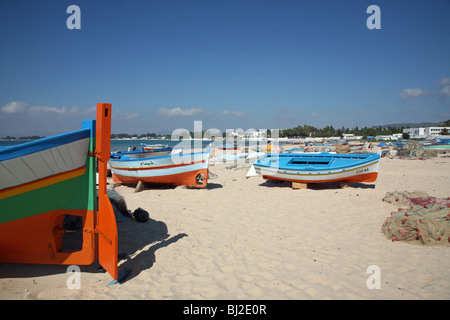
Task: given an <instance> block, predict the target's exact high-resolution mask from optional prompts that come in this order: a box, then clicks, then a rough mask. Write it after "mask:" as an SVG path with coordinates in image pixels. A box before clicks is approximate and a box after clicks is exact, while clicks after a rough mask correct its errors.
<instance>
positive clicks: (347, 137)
mask: <svg viewBox="0 0 450 320" xmlns="http://www.w3.org/2000/svg"><path fill="white" fill-rule="evenodd" d="M362 138H363V137H362V136H355V135H354V134H353V133H344V134H343V135H342V139H344V140H361V139H362Z"/></svg>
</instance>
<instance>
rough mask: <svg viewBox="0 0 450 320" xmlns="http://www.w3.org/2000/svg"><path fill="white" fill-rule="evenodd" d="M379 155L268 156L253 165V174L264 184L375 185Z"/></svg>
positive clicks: (325, 153) (297, 154)
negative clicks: (260, 177)
mask: <svg viewBox="0 0 450 320" xmlns="http://www.w3.org/2000/svg"><path fill="white" fill-rule="evenodd" d="M379 164H380V154H379V153H368V154H331V153H328V152H323V153H318V154H317V153H315V154H310V153H303V154H301V153H300V154H299V153H290V154H287V153H280V154H268V155H267V156H265V157H263V158H261V159H259V160H257V161H255V162H254V163H253V166H254V169H255V172H256V173H257V174H259V175H261V176H263V178H264V179H267V180H285V181H293V182H301V183H321V182H334V181H340V182H374V181H375V180H376V179H377V176H378V168H379Z"/></svg>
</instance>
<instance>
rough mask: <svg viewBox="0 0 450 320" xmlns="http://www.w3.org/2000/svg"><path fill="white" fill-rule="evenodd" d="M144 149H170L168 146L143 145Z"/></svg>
mask: <svg viewBox="0 0 450 320" xmlns="http://www.w3.org/2000/svg"><path fill="white" fill-rule="evenodd" d="M141 145H142V149H143V150H144V151H152V150H159V149H166V148H169V146H168V145H167V144H145V143H141Z"/></svg>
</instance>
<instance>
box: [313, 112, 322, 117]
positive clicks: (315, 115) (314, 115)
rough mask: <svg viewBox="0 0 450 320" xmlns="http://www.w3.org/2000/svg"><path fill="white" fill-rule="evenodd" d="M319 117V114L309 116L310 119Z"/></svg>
mask: <svg viewBox="0 0 450 320" xmlns="http://www.w3.org/2000/svg"><path fill="white" fill-rule="evenodd" d="M319 116H320V114H318V113H315V112H314V113H313V114H311V117H313V118H317V117H319Z"/></svg>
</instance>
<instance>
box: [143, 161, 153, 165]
mask: <svg viewBox="0 0 450 320" xmlns="http://www.w3.org/2000/svg"><path fill="white" fill-rule="evenodd" d="M152 164H153V162H152V161H142V162H141V166H151V165H152Z"/></svg>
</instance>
